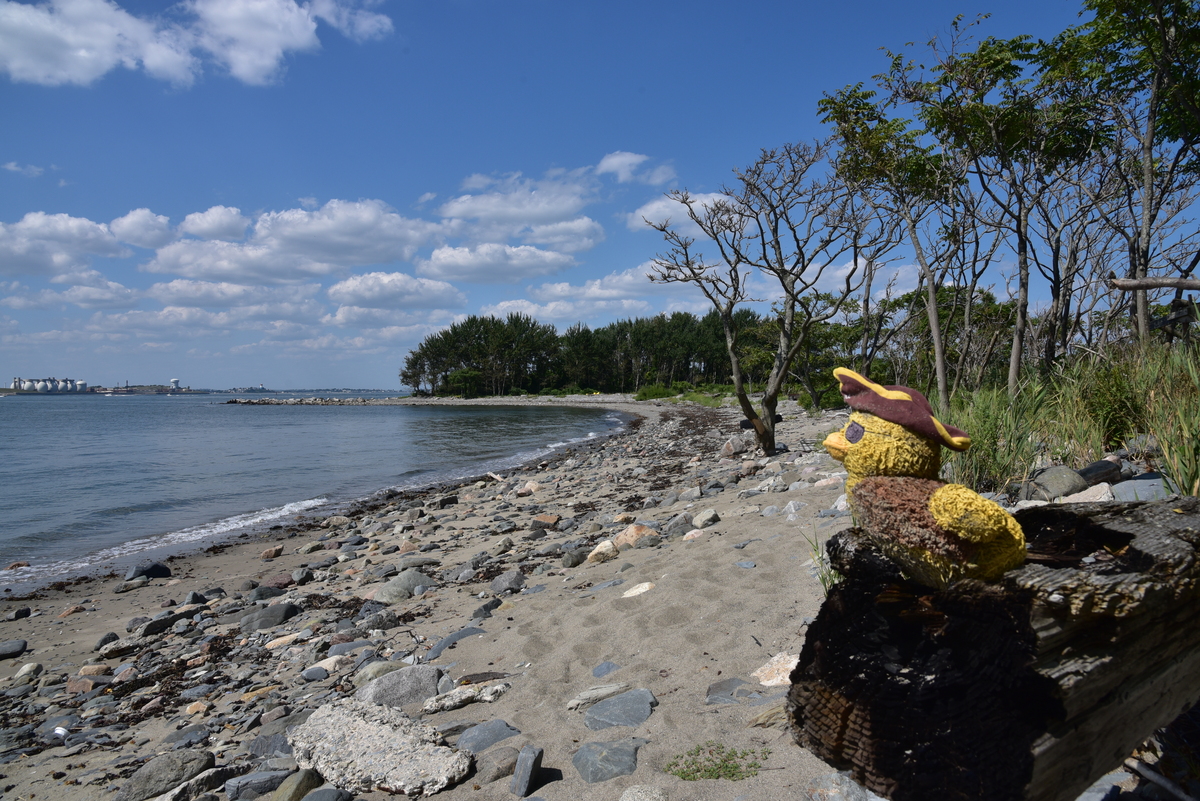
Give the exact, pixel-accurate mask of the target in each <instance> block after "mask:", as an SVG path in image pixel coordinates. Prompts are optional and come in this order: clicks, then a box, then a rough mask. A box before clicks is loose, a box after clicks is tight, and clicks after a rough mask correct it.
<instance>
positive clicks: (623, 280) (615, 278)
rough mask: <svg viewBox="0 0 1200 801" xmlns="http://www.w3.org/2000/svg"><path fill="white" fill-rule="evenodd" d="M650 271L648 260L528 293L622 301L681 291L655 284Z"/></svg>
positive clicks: (553, 297) (538, 297)
mask: <svg viewBox="0 0 1200 801" xmlns="http://www.w3.org/2000/svg"><path fill="white" fill-rule="evenodd" d="M649 272H650V263H649V262H645V263H643V264H640V265H638V266H637V267H630V268H629V269H628V270H623V271H621V272H619V273H609V274H608V275H606V276H604V277H603V278H594V279H592V280H590V281H585V282H584V283H583V284H582V285H575V284H569V283H566V282H563V283H554V284H542V285H541V286H539V287H536V288H531V289H530V292H529V294H530V295H532V296H533V298H534V299H535V300H541V301H556V300H619V299H624V298H640V297H642V296H643V295H649V294H670V293H677V292H679V287H678V286H673V285H669V284H652V283H650V279H649V278H647V277H646V275H647V273H649Z"/></svg>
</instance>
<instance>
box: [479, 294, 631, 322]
mask: <svg viewBox="0 0 1200 801" xmlns="http://www.w3.org/2000/svg"><path fill="white" fill-rule="evenodd" d="M648 311H650V304H649V303H647V302H646V301H644V300H636V299H626V300H594V301H580V302H575V301H568V300H554V301H551V302H549V303H534V302H532V301H529V300H503V301H500V302H499V303H494V304H492V305H490V306H484V307H483V308H481V309H480V310H479V313H480V314H481V315H483V316H487V315H492V316H495V317H505V316H507V315H509V314H511V313H513V312H519V313H521V314H528V315H529V316H530V317H532V318H534V319H535V320H539V321H543V322H544V321H547V320H554V321H556V322H560V323H574V322H576V321H579V320H584V321H587V320H595V319H596V318H598V317H602V316H611V315H614V314H624V315H644V314H646V313H647V312H648Z"/></svg>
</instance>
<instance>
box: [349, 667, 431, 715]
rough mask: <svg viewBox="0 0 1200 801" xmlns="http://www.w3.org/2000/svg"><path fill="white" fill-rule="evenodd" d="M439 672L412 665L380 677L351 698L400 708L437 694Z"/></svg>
mask: <svg viewBox="0 0 1200 801" xmlns="http://www.w3.org/2000/svg"><path fill="white" fill-rule="evenodd" d="M441 677H442V669H441V668H438V667H434V666H433V665H413V666H411V667H406V668H400V669H399V670H394V671H392V672H391V673H387V674H385V675H383V676H380V677H379V678H377V679H374V680H373V681H370V682H368V683H367V684H365V685H363V686H362V687H361V688H359V690H358V692H356V693H355V694H354V697H355V698H357V699H358V700H359V701H363V702H365V703H368V704H380V705H382V706H388V707H400V706H404V705H406V704H419V703H422V702H424V701H425V700H426V699H427V698H432V697H433V696H435V695H437V694H438V680H439V679H440V678H441Z"/></svg>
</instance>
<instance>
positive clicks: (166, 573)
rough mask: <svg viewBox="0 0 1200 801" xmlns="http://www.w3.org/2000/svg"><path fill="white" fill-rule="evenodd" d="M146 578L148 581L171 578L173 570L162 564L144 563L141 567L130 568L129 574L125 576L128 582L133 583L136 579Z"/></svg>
mask: <svg viewBox="0 0 1200 801" xmlns="http://www.w3.org/2000/svg"><path fill="white" fill-rule="evenodd" d="M140 577H145V578H146V579H147V580H149V579H156V578H170V577H171V568H169V567H167V566H166V565H164V564H163V563H162V562H143V563H142V564H140V565H134V566H133V567H131V568H129V572H127V573H126V574H125V580H126V581H133V580H134V579H136V578H140Z"/></svg>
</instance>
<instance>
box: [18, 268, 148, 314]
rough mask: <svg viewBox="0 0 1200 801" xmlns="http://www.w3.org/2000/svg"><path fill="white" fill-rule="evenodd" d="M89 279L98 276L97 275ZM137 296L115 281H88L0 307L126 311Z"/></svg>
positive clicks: (37, 293)
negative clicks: (71, 305)
mask: <svg viewBox="0 0 1200 801" xmlns="http://www.w3.org/2000/svg"><path fill="white" fill-rule="evenodd" d="M93 275H95V276H99V273H94V272H93ZM137 299H138V295H137V292H135V291H134V290H132V289H129V288H128V287H124V286H122V285H121V284H118V283H116V282H115V281H106V280H103V279H101V280H100V281H98V282H97V281H88V283H87V284H81V285H76V286H72V287H71V288H69V289H66V290H64V291H62V292H54V291H51V290H49V289H43V290H41V291H39V292H34V293H31V294H26V295H10V296H9V297H6V298H2V299H0V305H3V306H8V307H9V308H11V309H51V308H55V307H58V306H61V305H63V304H73V305H75V306H79V307H81V308H84V309H129V308H132V307H133V306H135V305H136V304H137Z"/></svg>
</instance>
